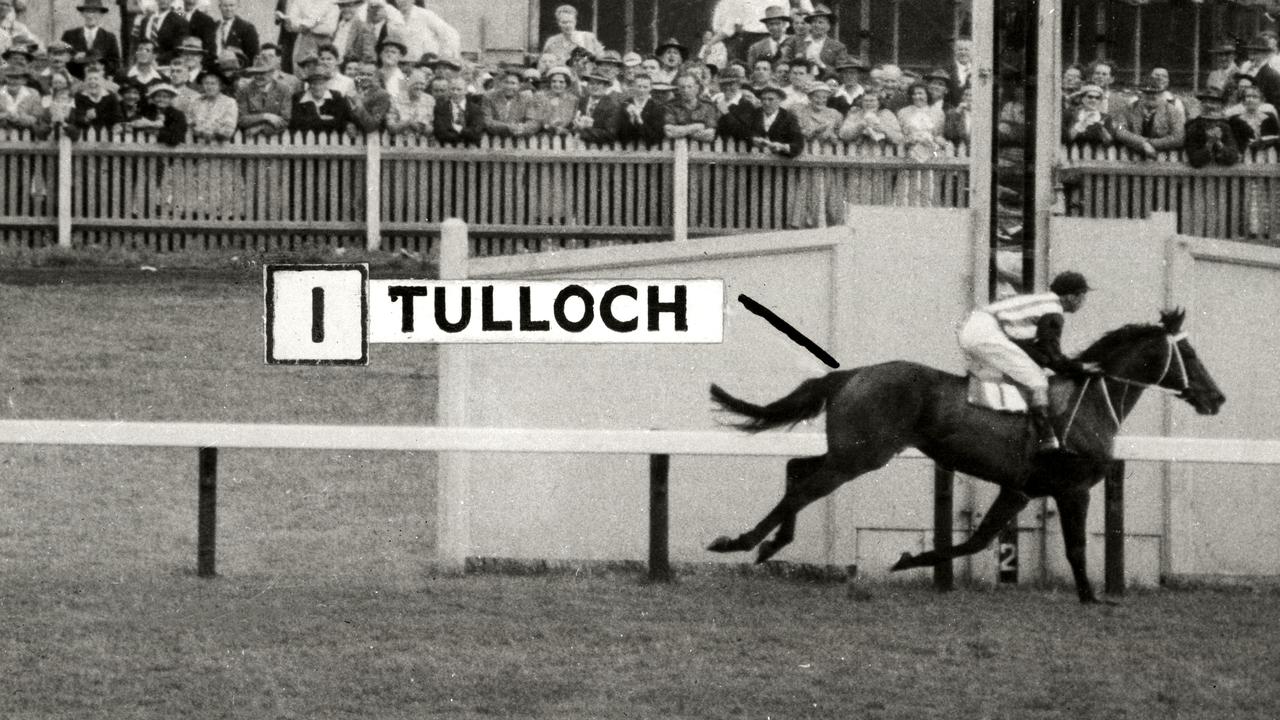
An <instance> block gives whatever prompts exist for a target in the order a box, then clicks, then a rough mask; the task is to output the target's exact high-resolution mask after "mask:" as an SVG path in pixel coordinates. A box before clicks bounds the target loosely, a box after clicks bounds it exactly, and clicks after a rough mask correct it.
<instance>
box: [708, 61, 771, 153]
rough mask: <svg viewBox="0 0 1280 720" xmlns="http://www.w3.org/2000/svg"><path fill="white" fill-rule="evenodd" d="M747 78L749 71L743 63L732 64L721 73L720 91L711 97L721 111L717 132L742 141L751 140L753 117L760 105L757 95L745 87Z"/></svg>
mask: <svg viewBox="0 0 1280 720" xmlns="http://www.w3.org/2000/svg"><path fill="white" fill-rule="evenodd" d="M746 79H747V71H746V70H745V69H743V67H742V66H741V65H739V64H737V63H734V64H732V65H730V66H729V67H727V68H725V69H724V72H722V73H720V77H719V82H720V92H718V93H716V94H715V95H713V96H712V97H711V102H712V103H714V104H715V106H716V110H717V111H718V112H719V113H720V119H719V120H718V121H717V123H716V133H717V134H719V135H721V136H723V137H727V138H733V139H734V140H739V141H742V142H750V141H751V119H752V118H753V117H755V109H756V108H757V107H759V106H760V101H759V100H758V99H756V96H755V95H752V94H750V93H748V92H746V91H745V90H744V89H743V83H745V82H746Z"/></svg>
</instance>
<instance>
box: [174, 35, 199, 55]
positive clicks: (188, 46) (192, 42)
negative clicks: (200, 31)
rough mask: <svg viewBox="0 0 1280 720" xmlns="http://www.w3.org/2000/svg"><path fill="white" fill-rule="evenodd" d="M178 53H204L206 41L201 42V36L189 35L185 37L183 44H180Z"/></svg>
mask: <svg viewBox="0 0 1280 720" xmlns="http://www.w3.org/2000/svg"><path fill="white" fill-rule="evenodd" d="M178 54H180V55H203V54H204V43H202V42H200V38H198V37H196V36H195V35H188V36H187V37H186V38H185V39H183V41H182V44H181V45H179V46H178Z"/></svg>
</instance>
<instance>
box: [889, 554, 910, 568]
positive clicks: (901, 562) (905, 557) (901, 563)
mask: <svg viewBox="0 0 1280 720" xmlns="http://www.w3.org/2000/svg"><path fill="white" fill-rule="evenodd" d="M910 567H911V553H907V552H904V553H902V557H899V558H898V562H896V563H894V564H893V567H891V568H889V572H898V571H899V570H907V569H909V568H910Z"/></svg>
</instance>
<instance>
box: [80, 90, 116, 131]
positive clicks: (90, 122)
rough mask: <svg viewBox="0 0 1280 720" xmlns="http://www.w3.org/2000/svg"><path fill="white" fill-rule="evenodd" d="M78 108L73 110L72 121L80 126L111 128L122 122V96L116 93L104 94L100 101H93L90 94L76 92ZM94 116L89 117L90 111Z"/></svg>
mask: <svg viewBox="0 0 1280 720" xmlns="http://www.w3.org/2000/svg"><path fill="white" fill-rule="evenodd" d="M75 103H76V108H75V110H73V111H72V112H71V123H72V124H73V125H75V126H76V127H79V128H109V127H111V126H112V125H115V124H116V123H118V122H120V117H121V114H120V98H118V97H116V96H115V94H114V93H107V94H106V95H103V96H102V98H101V99H99V100H98V102H96V103H95V102H93V101H92V100H90V99H89V96H88V95H85V94H84V93H76V96H75ZM90 110H92V111H93V117H92V118H89V117H88V114H89V111H90Z"/></svg>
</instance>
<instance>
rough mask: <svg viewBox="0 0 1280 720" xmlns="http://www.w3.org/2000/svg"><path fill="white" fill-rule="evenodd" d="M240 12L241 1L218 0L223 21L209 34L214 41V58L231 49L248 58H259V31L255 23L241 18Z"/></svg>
mask: <svg viewBox="0 0 1280 720" xmlns="http://www.w3.org/2000/svg"><path fill="white" fill-rule="evenodd" d="M239 10H240V0H218V12H219V14H220V15H221V19H220V20H219V21H218V23H217V25H216V26H214V27H213V28H212V29H211V31H210V33H209V34H210V36H211V37H212V40H213V46H212V51H213V55H214V57H217V56H218V55H219V54H220V53H221V52H222V51H224V50H228V49H231V48H236V49H238V50H240V52H242V53H244V56H245V57H246V58H256V57H258V50H259V49H260V43H259V41H258V29H257V28H256V27H254V26H253V23H251V22H249V21H248V20H245V19H244V18H242V17H240V15H239V14H238V13H239Z"/></svg>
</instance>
